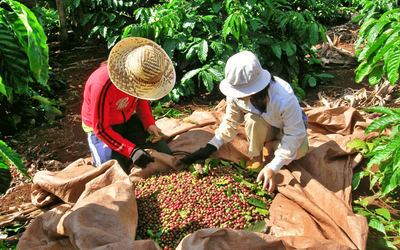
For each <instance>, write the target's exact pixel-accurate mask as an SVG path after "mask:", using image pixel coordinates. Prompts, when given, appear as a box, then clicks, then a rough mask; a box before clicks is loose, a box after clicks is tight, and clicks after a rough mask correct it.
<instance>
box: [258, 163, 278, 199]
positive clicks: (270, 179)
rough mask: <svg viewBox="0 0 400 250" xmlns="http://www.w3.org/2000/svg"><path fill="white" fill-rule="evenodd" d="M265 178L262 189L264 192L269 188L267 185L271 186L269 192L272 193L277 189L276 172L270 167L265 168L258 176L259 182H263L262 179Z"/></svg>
mask: <svg viewBox="0 0 400 250" xmlns="http://www.w3.org/2000/svg"><path fill="white" fill-rule="evenodd" d="M263 177H264V185H263V187H262V190H265V189H266V188H267V185H268V184H269V188H268V192H269V193H272V192H273V191H274V189H275V172H274V170H272V169H271V168H270V167H268V166H265V167H264V168H263V169H262V170H261V171H260V173H258V176H257V182H259V181H261V179H262V178H263Z"/></svg>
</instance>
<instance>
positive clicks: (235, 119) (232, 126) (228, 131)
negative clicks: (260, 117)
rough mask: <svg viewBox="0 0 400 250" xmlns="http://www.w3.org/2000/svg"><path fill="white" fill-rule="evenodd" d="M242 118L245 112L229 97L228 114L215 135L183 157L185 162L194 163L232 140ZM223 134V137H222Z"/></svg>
mask: <svg viewBox="0 0 400 250" xmlns="http://www.w3.org/2000/svg"><path fill="white" fill-rule="evenodd" d="M240 119H243V112H242V111H241V110H240V109H239V108H238V107H237V105H236V104H235V103H234V102H233V100H232V99H231V98H229V97H228V98H227V108H226V115H225V116H224V118H223V121H222V123H221V124H220V126H219V128H218V129H217V130H216V132H215V135H214V137H213V138H212V139H211V140H210V141H209V142H208V143H207V145H206V146H205V147H203V148H200V149H198V150H197V151H195V152H194V153H192V154H189V155H188V156H186V157H184V158H182V159H181V161H182V162H183V163H185V164H192V163H194V162H196V161H198V160H204V159H207V158H209V157H210V155H211V154H212V153H214V152H215V151H217V150H218V149H219V147H221V146H222V145H223V144H224V143H227V142H229V141H231V140H232V139H233V138H234V137H235V136H236V135H237V133H238V130H237V128H238V126H239V121H240ZM221 136H223V138H224V139H223V138H221Z"/></svg>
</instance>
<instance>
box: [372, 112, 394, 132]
mask: <svg viewBox="0 0 400 250" xmlns="http://www.w3.org/2000/svg"><path fill="white" fill-rule="evenodd" d="M398 121H400V115H387V116H383V117H381V118H379V119H377V120H374V121H373V122H372V123H371V124H370V125H368V127H367V128H366V129H365V134H369V133H371V132H373V131H375V130H377V129H379V130H380V131H381V130H382V128H386V127H387V126H388V125H390V124H392V123H396V122H398Z"/></svg>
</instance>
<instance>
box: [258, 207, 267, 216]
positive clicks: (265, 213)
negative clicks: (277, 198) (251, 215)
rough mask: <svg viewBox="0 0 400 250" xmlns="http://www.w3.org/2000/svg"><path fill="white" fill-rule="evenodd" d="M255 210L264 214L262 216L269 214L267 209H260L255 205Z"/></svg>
mask: <svg viewBox="0 0 400 250" xmlns="http://www.w3.org/2000/svg"><path fill="white" fill-rule="evenodd" d="M256 210H257V212H258V213H259V214H261V215H264V216H266V215H269V211H268V210H267V209H262V208H259V207H256Z"/></svg>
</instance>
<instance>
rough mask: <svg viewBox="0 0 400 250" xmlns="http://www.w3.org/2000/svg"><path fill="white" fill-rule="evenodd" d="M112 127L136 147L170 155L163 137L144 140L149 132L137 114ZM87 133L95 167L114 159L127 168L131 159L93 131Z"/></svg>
mask: <svg viewBox="0 0 400 250" xmlns="http://www.w3.org/2000/svg"><path fill="white" fill-rule="evenodd" d="M112 129H113V130H114V131H115V132H117V133H119V134H120V135H121V136H122V137H124V138H125V139H127V140H129V141H130V142H132V143H133V144H135V145H136V146H137V147H140V148H142V149H146V148H147V149H154V150H156V151H158V152H161V153H165V154H169V155H172V151H171V149H170V148H169V147H168V145H167V143H166V142H165V141H164V140H163V139H161V140H159V141H158V142H156V143H152V142H150V141H148V142H146V139H147V138H148V137H149V136H150V134H149V133H147V131H145V130H144V127H143V124H142V122H141V121H140V118H139V115H137V114H134V115H132V117H131V118H130V119H129V120H128V121H127V122H125V123H123V124H118V125H114V126H112ZM87 135H88V138H87V139H88V144H89V148H90V152H91V153H92V156H93V159H94V162H95V165H96V167H97V166H100V165H101V164H102V163H104V162H106V161H109V160H111V159H115V160H117V161H118V163H119V164H120V165H121V166H122V167H123V168H124V170H127V169H128V168H129V166H130V165H131V163H132V161H131V159H129V158H127V157H125V156H124V155H121V154H120V153H118V152H116V151H114V150H112V149H111V148H109V147H108V146H107V145H106V144H105V143H104V142H103V141H102V140H100V139H99V138H98V137H97V136H96V135H95V134H94V133H93V132H90V133H87Z"/></svg>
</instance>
